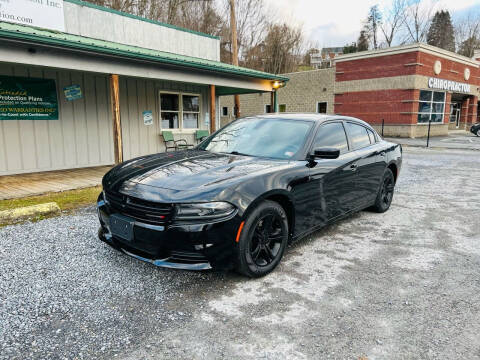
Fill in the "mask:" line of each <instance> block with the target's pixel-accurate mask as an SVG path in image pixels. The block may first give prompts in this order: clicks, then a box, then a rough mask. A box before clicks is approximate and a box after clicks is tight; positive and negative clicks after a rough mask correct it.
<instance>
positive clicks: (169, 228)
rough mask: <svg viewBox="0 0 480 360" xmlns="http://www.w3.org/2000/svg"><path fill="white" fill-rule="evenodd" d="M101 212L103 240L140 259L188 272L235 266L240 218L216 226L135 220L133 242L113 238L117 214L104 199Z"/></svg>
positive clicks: (217, 223)
mask: <svg viewBox="0 0 480 360" xmlns="http://www.w3.org/2000/svg"><path fill="white" fill-rule="evenodd" d="M97 210H98V217H99V220H100V229H99V231H98V237H99V238H100V240H102V241H104V242H105V243H107V244H109V245H110V246H112V247H114V248H115V249H117V250H120V251H121V252H123V253H124V254H126V255H129V256H132V257H134V258H136V259H138V260H142V261H146V262H149V263H151V264H153V265H155V266H159V267H167V268H175V269H185V270H207V269H210V268H215V269H231V268H233V267H234V259H235V257H234V254H235V247H236V243H235V236H236V232H237V230H238V227H239V225H240V222H241V220H240V219H239V218H238V216H237V215H235V216H233V217H230V218H228V219H226V220H225V221H221V222H216V223H195V224H175V223H165V224H161V225H152V224H147V223H142V222H139V221H134V226H133V234H134V236H133V240H132V241H127V240H124V239H121V238H118V237H115V236H113V235H112V233H111V231H110V216H111V215H112V214H113V213H112V212H111V211H110V208H109V207H108V205H107V204H106V203H105V202H104V201H103V198H102V197H101V196H100V197H99V200H98V202H97ZM123 215H125V216H128V214H123Z"/></svg>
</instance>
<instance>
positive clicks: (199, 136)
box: [195, 130, 210, 144]
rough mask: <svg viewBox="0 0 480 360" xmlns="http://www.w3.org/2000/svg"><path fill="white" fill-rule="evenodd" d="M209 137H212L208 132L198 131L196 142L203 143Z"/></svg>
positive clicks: (196, 132)
mask: <svg viewBox="0 0 480 360" xmlns="http://www.w3.org/2000/svg"><path fill="white" fill-rule="evenodd" d="M208 135H210V133H209V132H208V130H197V131H195V140H196V141H197V144H198V143H199V142H202V141H203V139H205V138H206V137H208Z"/></svg>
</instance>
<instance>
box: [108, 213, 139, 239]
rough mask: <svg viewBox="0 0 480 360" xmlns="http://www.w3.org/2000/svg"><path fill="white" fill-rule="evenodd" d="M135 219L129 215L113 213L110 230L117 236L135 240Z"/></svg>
mask: <svg viewBox="0 0 480 360" xmlns="http://www.w3.org/2000/svg"><path fill="white" fill-rule="evenodd" d="M134 223H135V220H133V219H132V218H129V217H127V216H123V215H118V214H113V215H111V216H110V231H111V232H112V235H113V236H115V237H119V238H120V239H123V240H127V241H132V240H133V224H134Z"/></svg>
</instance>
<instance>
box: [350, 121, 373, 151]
mask: <svg viewBox="0 0 480 360" xmlns="http://www.w3.org/2000/svg"><path fill="white" fill-rule="evenodd" d="M344 122H345V123H350V124H354V125H357V126H361V127H363V128H364V129H365V131H366V132H367V137H368V141H369V142H370V135H368V130H370V131H372V132H373V136H374V137H375V140H377V136H376V133H375V131H373V130H372V129H369V128H368V127H366V126H365V125H363V124H360V123H357V122H355V121H351V120H347V121H344ZM344 128H345V133H346V134H347V139H348V145H349V147H351V151H356V150H362V149H365V148H367V147H369V146H372V145H375V144H376V143H377V142H378V141H375V143H373V144H372V143H371V142H370V143H369V144H368V145H365V146H363V147H360V148H358V149H354V148H353V142H352V140H351V139H350V135H349V134H348V131H347V127H346V126H345V124H344Z"/></svg>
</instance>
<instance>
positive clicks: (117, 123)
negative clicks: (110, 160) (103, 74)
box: [110, 74, 123, 164]
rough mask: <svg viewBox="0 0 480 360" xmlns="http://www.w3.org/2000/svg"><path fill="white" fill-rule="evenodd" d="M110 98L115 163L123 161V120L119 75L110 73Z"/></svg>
mask: <svg viewBox="0 0 480 360" xmlns="http://www.w3.org/2000/svg"><path fill="white" fill-rule="evenodd" d="M110 99H111V101H110V102H111V107H112V119H113V147H114V149H113V151H114V154H115V164H120V163H121V162H123V144H122V122H121V120H120V89H119V83H118V75H114V74H112V75H110Z"/></svg>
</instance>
